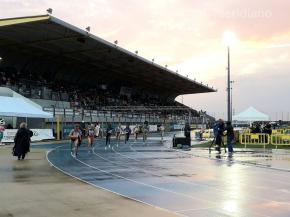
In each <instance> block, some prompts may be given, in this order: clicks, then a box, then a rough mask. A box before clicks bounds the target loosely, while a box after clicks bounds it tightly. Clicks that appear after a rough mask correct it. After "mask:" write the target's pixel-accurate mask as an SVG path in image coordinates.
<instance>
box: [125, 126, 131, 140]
mask: <svg viewBox="0 0 290 217" xmlns="http://www.w3.org/2000/svg"><path fill="white" fill-rule="evenodd" d="M124 131H125V143H127V142H128V141H129V138H130V135H131V132H132V131H131V128H130V126H129V124H127V126H126V128H125V130H124Z"/></svg>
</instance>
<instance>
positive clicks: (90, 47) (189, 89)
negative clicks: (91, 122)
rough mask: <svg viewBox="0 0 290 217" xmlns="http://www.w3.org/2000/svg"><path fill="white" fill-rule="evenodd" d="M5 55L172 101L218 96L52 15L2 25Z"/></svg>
mask: <svg viewBox="0 0 290 217" xmlns="http://www.w3.org/2000/svg"><path fill="white" fill-rule="evenodd" d="M0 56H1V57H2V58H3V59H4V60H5V61H3V64H5V63H6V62H9V64H13V65H15V66H19V65H21V66H25V67H26V69H27V68H28V69H29V70H36V71H39V72H41V71H43V70H50V71H54V72H57V74H58V76H59V77H63V78H68V79H71V80H72V81H74V80H75V81H82V80H83V81H89V82H95V81H96V80H99V81H105V82H108V81H112V80H115V81H119V80H125V81H128V82H130V83H133V84H134V85H135V86H138V87H139V88H143V89H150V90H151V91H153V92H156V93H158V94H160V95H164V96H167V97H176V96H178V95H181V94H194V93H205V92H214V91H215V90H214V89H213V88H210V87H208V86H207V85H204V84H201V83H198V82H196V81H193V80H191V79H188V78H187V77H184V76H181V75H179V74H177V73H175V72H173V71H170V70H168V69H167V68H165V67H163V66H160V65H158V64H156V63H153V62H151V61H149V60H147V59H144V58H142V57H140V56H138V55H136V54H134V53H132V52H129V51H127V50H125V49H123V48H121V47H119V46H117V45H115V44H112V43H109V42H108V41H105V40H103V39H101V38H99V37H97V36H95V35H92V34H90V33H89V32H87V31H84V30H82V29H80V28H77V27H75V26H73V25H71V24H68V23H66V22H64V21H62V20H60V19H58V18H55V17H53V16H50V15H41V16H32V17H20V18H11V19H2V20H0ZM7 64H8V63H7ZM21 66H20V67H21Z"/></svg>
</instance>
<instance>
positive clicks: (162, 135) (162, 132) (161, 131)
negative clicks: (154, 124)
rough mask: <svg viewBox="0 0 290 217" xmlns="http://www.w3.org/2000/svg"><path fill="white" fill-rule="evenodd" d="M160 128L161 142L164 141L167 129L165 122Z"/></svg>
mask: <svg viewBox="0 0 290 217" xmlns="http://www.w3.org/2000/svg"><path fill="white" fill-rule="evenodd" d="M159 130H160V136H161V142H163V137H164V131H165V127H164V126H163V124H161V125H160V127H159Z"/></svg>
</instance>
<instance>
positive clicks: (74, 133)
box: [69, 125, 82, 157]
mask: <svg viewBox="0 0 290 217" xmlns="http://www.w3.org/2000/svg"><path fill="white" fill-rule="evenodd" d="M69 137H70V140H71V146H70V147H71V154H72V156H73V157H76V156H77V154H78V149H79V144H80V140H81V137H82V131H81V130H80V126H79V125H75V127H74V129H72V130H71V131H70V134H69Z"/></svg>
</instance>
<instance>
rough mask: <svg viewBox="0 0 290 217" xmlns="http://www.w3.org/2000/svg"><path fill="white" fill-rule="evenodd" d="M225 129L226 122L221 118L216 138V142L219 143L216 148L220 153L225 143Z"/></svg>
mask: <svg viewBox="0 0 290 217" xmlns="http://www.w3.org/2000/svg"><path fill="white" fill-rule="evenodd" d="M224 131H225V123H224V121H223V120H222V119H219V121H218V124H217V128H216V139H215V142H216V145H217V148H216V150H217V151H218V152H219V154H220V153H221V146H222V143H223V136H224Z"/></svg>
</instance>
